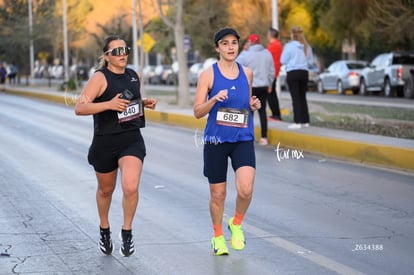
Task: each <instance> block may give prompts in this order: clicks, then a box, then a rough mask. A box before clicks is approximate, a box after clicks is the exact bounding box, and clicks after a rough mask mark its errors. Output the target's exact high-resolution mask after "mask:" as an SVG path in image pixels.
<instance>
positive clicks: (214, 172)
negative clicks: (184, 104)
mask: <svg viewBox="0 0 414 275" xmlns="http://www.w3.org/2000/svg"><path fill="white" fill-rule="evenodd" d="M239 39H240V36H239V34H238V33H237V32H236V31H235V30H234V29H232V28H222V29H220V30H219V31H217V33H216V34H215V36H214V42H215V49H216V51H217V53H218V54H219V56H220V58H219V61H218V62H217V63H215V64H213V65H212V66H211V67H210V68H207V69H206V70H205V71H203V72H202V73H201V74H200V77H199V80H198V85H197V92H196V97H195V102H194V116H195V117H196V118H202V117H204V116H206V115H207V114H208V118H207V124H206V128H205V131H204V175H205V176H206V177H207V178H208V181H209V183H210V184H209V186H210V216H211V220H212V223H213V229H214V237H213V238H212V239H211V248H212V253H213V255H228V254H229V250H228V248H227V245H226V241H225V238H224V235H223V230H222V220H223V214H224V202H225V198H226V185H227V165H228V159H229V158H230V159H231V163H232V167H233V170H234V172H235V175H236V189H237V198H236V209H235V213H234V216H233V217H231V218H230V220H229V224H228V226H229V229H230V231H231V234H232V237H231V240H230V244H231V247H232V248H233V249H234V250H242V249H243V248H244V247H245V239H244V234H243V230H242V229H241V223H242V221H243V219H244V216H245V214H246V211H247V209H248V207H249V205H250V202H251V199H252V194H253V183H254V176H255V171H256V159H255V151H254V126H253V111H255V110H258V109H260V106H261V103H260V101H259V100H258V99H257V98H256V97H254V96H252V92H251V86H252V82H253V73H252V71H251V70H250V69H248V68H246V67H243V66H241V65H240V64H238V63H237V62H236V61H235V60H236V57H237V55H238V53H239Z"/></svg>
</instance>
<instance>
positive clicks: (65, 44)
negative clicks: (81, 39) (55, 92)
mask: <svg viewBox="0 0 414 275" xmlns="http://www.w3.org/2000/svg"><path fill="white" fill-rule="evenodd" d="M62 4H63V59H64V61H63V62H64V63H63V64H64V71H65V82H67V81H69V49H68V28H67V18H66V0H63V3H62Z"/></svg>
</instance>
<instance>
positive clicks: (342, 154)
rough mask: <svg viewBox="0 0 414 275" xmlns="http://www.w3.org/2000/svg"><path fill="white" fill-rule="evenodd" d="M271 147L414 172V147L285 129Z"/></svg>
mask: <svg viewBox="0 0 414 275" xmlns="http://www.w3.org/2000/svg"><path fill="white" fill-rule="evenodd" d="M6 92H7V93H10V94H15V95H20V96H27V97H32V98H38V99H42V100H47V101H51V102H55V103H59V104H65V105H67V106H73V105H74V104H75V96H74V95H70V96H69V95H67V94H65V93H63V94H62V95H56V94H51V93H40V92H33V91H22V90H7V91H6ZM145 116H146V118H147V119H148V120H150V121H153V122H159V123H167V124H171V125H177V126H182V127H187V128H191V129H204V127H205V123H206V119H205V118H202V119H196V118H195V117H193V116H191V115H188V114H179V113H173V112H165V111H156V110H146V111H145ZM259 133H260V127H257V126H256V127H255V136H256V137H259ZM268 140H269V145H271V146H275V149H277V148H279V146H281V147H283V148H291V149H292V150H294V149H296V151H298V150H297V149H298V148H300V151H304V152H310V153H315V154H319V155H324V156H329V157H334V158H337V159H343V160H348V161H355V162H359V163H366V164H371V165H377V166H381V167H385V168H392V169H399V170H405V171H410V172H413V171H414V162H413V161H412V159H413V157H414V146H413V147H412V148H407V147H398V146H391V145H383V144H373V143H367V142H360V141H355V140H349V139H348V140H347V139H341V138H333V137H329V136H319V135H316V134H310V133H303V132H297V131H287V130H282V129H271V128H269V131H268Z"/></svg>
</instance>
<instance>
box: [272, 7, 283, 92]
mask: <svg viewBox="0 0 414 275" xmlns="http://www.w3.org/2000/svg"><path fill="white" fill-rule="evenodd" d="M272 28H274V29H276V30H278V31H279V14H278V3H277V0H272ZM280 92H281V87H280V81H279V76H278V77H277V81H276V94H277V98H280Z"/></svg>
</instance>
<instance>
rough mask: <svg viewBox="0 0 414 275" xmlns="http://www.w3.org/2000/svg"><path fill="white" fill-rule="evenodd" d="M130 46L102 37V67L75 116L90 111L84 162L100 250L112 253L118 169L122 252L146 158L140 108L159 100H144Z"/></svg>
mask: <svg viewBox="0 0 414 275" xmlns="http://www.w3.org/2000/svg"><path fill="white" fill-rule="evenodd" d="M129 52H130V48H129V47H127V46H126V43H125V41H124V40H123V39H122V38H121V37H119V36H109V37H108V38H106V39H105V43H104V47H103V56H102V59H101V64H100V65H101V66H100V67H101V68H100V69H98V70H97V71H96V72H95V73H94V75H93V76H92V77H91V78H90V79H89V81H88V83H87V84H86V85H85V87H84V89H83V91H82V93H81V95H80V97H79V99H78V102H77V104H76V106H75V113H76V114H77V115H93V119H94V137H93V141H92V144H91V146H90V149H89V154H88V161H89V163H90V164H91V165H92V166H93V167H94V169H95V172H96V177H97V180H98V188H97V192H96V201H97V205H98V213H99V219H100V235H101V237H100V240H99V247H100V250H101V251H102V252H103V253H104V254H106V255H110V254H111V253H112V252H113V248H114V246H113V243H112V239H111V235H110V233H111V231H110V226H109V225H110V224H109V220H108V213H109V208H110V205H111V199H112V194H113V192H114V190H115V184H116V179H117V174H118V168H120V170H121V171H122V175H121V179H122V180H121V181H122V190H123V192H124V194H123V209H124V223H123V225H122V228H121V232H120V236H121V240H122V243H121V248H120V253H121V255H122V256H130V255H132V254H133V253H134V251H135V249H134V243H133V240H132V233H131V229H132V222H133V219H134V215H135V211H136V209H137V205H138V187H139V182H140V177H141V172H142V166H143V161H144V157H145V154H146V152H145V144H144V140H143V138H142V136H141V132H140V128H142V127H144V126H145V119H144V112H143V108H144V107H146V108H150V109H154V108H155V105H156V103H157V101H156V100H155V99H153V98H147V99H143V98H141V93H140V79H139V76H138V75H137V73H136V72H135V71H133V70H130V69H127V68H126V65H127V62H128V54H129Z"/></svg>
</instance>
